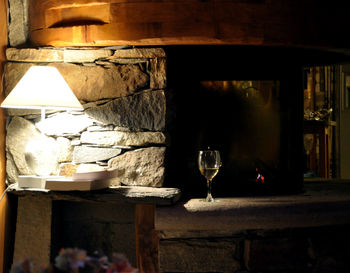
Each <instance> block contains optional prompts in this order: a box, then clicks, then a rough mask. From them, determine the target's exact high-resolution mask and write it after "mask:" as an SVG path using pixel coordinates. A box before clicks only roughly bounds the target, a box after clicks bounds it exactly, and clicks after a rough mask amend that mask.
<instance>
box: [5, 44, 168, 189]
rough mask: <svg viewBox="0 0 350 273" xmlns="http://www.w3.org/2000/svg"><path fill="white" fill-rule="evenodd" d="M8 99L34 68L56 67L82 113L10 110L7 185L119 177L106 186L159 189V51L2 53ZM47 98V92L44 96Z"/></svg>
mask: <svg viewBox="0 0 350 273" xmlns="http://www.w3.org/2000/svg"><path fill="white" fill-rule="evenodd" d="M6 53H7V60H8V63H7V64H6V67H5V77H4V90H5V95H7V94H8V93H9V92H10V91H11V90H12V89H13V88H14V86H15V85H16V84H17V82H18V81H19V80H20V79H21V77H22V76H23V75H24V74H25V72H26V71H27V70H28V69H29V67H30V66H32V65H39V64H40V65H49V66H54V67H56V68H57V69H58V70H59V71H60V73H61V74H62V76H63V77H64V78H65V80H66V81H67V83H68V85H69V86H70V87H71V89H72V90H73V92H74V93H75V95H76V96H77V98H78V99H79V100H80V102H81V103H82V104H83V106H84V111H82V112H66V111H61V112H51V113H50V112H49V113H48V115H47V117H46V119H45V120H43V121H41V120H40V115H39V113H38V111H34V110H24V109H9V110H8V111H7V113H8V117H9V125H8V127H7V136H6V156H7V167H6V168H7V178H8V181H9V182H11V183H13V182H15V181H16V180H17V177H18V175H30V174H35V175H65V176H71V175H72V174H73V173H75V172H81V171H96V170H103V169H116V170H118V172H117V173H118V175H117V177H116V178H114V179H113V181H112V183H111V185H112V186H118V185H132V186H151V187H161V186H162V185H163V181H164V157H165V150H166V145H167V139H166V134H165V114H166V100H165V92H164V91H165V87H166V74H165V53H164V51H163V50H162V49H128V48H120V47H119V48H108V49H57V48H56V49H49V48H42V49H14V48H9V49H7V52H6ZM48 92H49V90H48Z"/></svg>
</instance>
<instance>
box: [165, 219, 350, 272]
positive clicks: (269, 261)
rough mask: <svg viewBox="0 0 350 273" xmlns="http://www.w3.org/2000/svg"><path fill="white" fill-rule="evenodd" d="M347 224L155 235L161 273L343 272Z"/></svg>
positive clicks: (346, 265) (346, 267)
mask: <svg viewBox="0 0 350 273" xmlns="http://www.w3.org/2000/svg"><path fill="white" fill-rule="evenodd" d="M348 229H349V225H334V226H322V227H310V228H290V229H274V230H247V231H242V232H229V231H227V230H226V231H225V230H221V231H220V232H219V231H217V232H213V231H202V232H200V233H199V232H197V233H196V232H195V231H193V230H192V231H188V232H187V233H186V232H182V233H181V234H179V233H176V234H170V233H162V232H160V237H161V240H160V245H159V252H160V267H161V272H164V273H166V272H186V273H190V272H192V273H194V272H196V273H199V272H221V273H258V272H263V273H281V272H284V273H295V272H303V273H326V272H327V273H329V272H337V273H347V272H350V263H349V259H350V253H349V243H350V236H349V232H348Z"/></svg>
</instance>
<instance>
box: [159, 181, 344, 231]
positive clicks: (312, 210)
mask: <svg viewBox="0 0 350 273" xmlns="http://www.w3.org/2000/svg"><path fill="white" fill-rule="evenodd" d="M217 200H218V201H219V202H215V203H207V202H203V200H201V199H190V200H183V201H181V202H178V203H177V204H176V205H175V206H172V207H162V208H157V209H156V223H155V224H156V229H157V230H160V231H164V234H165V233H167V234H168V235H169V236H170V237H171V234H179V233H188V232H189V231H191V232H192V235H193V232H197V233H201V232H202V233H203V232H204V233H205V232H207V231H211V232H214V233H215V232H216V233H217V232H223V231H225V230H226V231H230V232H240V231H246V230H259V229H283V228H299V227H314V226H327V225H341V224H349V223H350V181H348V182H341V181H336V182H327V181H323V182H321V181H318V182H311V181H310V182H305V184H304V192H303V193H300V194H295V195H280V196H260V197H233V198H218V199H217ZM191 232H190V233H191ZM197 235H198V234H197ZM189 236H191V234H189Z"/></svg>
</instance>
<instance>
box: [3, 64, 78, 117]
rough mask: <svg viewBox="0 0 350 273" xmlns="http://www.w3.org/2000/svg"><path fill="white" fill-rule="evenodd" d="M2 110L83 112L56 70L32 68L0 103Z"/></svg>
mask: <svg viewBox="0 0 350 273" xmlns="http://www.w3.org/2000/svg"><path fill="white" fill-rule="evenodd" d="M1 107H4V108H22V109H40V110H41V119H42V120H43V119H45V110H46V109H52V110H84V108H83V106H82V105H81V104H80V102H79V101H78V99H77V98H76V96H75V95H74V93H73V91H72V90H71V89H70V87H69V86H68V84H67V82H66V81H65V80H64V78H63V77H62V75H61V74H60V72H59V71H58V70H57V68H55V67H52V66H32V67H30V68H29V70H28V71H27V72H26V73H25V75H24V76H23V77H22V78H21V80H20V81H19V82H18V83H17V85H16V86H15V88H14V89H13V90H12V91H11V92H10V94H9V95H8V96H7V97H6V98H5V100H4V101H3V102H2V103H1Z"/></svg>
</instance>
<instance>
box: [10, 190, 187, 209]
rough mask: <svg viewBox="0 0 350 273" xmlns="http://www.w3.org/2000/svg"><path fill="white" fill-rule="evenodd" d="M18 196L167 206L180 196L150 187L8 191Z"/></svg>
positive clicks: (173, 192) (178, 191)
mask: <svg viewBox="0 0 350 273" xmlns="http://www.w3.org/2000/svg"><path fill="white" fill-rule="evenodd" d="M9 192H10V193H12V194H16V195H18V196H30V195H32V196H38V197H39V196H46V197H49V198H51V199H52V200H66V201H76V202H107V203H120V202H128V203H137V204H155V205H160V206H167V205H173V204H175V203H176V202H177V201H178V200H179V199H180V196H181V191H180V190H179V189H176V188H151V187H130V186H119V187H110V188H108V189H104V190H95V191H50V190H45V189H32V188H19V187H18V186H15V187H13V188H12V189H11V190H10V191H9Z"/></svg>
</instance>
